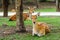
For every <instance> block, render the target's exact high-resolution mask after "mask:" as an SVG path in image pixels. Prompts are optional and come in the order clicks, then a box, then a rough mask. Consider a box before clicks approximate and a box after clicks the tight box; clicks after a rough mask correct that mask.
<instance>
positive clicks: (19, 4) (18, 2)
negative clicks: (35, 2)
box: [16, 0, 26, 32]
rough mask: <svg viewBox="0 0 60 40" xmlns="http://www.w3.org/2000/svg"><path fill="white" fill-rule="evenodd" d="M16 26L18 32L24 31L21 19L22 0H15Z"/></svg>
mask: <svg viewBox="0 0 60 40" xmlns="http://www.w3.org/2000/svg"><path fill="white" fill-rule="evenodd" d="M16 15H17V28H18V31H19V32H25V31H26V29H25V27H24V21H23V0H16Z"/></svg>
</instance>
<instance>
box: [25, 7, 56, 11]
mask: <svg viewBox="0 0 60 40" xmlns="http://www.w3.org/2000/svg"><path fill="white" fill-rule="evenodd" d="M24 11H28V10H26V9H25V10H24ZM35 11H36V12H56V8H45V9H36V10H35Z"/></svg>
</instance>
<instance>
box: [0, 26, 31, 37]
mask: <svg viewBox="0 0 60 40" xmlns="http://www.w3.org/2000/svg"><path fill="white" fill-rule="evenodd" d="M5 26H6V25H5ZM26 31H27V32H25V33H30V34H31V33H32V27H31V26H26ZM16 33H17V32H16V28H15V27H13V26H12V27H8V26H7V27H3V26H2V27H0V37H1V36H7V35H13V34H16ZM19 34H22V33H20V32H19Z"/></svg>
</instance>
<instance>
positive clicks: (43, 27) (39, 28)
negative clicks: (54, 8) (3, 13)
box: [31, 14, 50, 37]
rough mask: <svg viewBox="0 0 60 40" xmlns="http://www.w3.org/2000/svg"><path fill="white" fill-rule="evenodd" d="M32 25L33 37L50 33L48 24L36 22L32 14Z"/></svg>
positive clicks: (35, 17)
mask: <svg viewBox="0 0 60 40" xmlns="http://www.w3.org/2000/svg"><path fill="white" fill-rule="evenodd" d="M31 19H32V23H33V30H32V35H33V36H34V35H35V34H36V35H37V36H39V37H40V36H43V35H46V34H47V33H49V32H50V28H49V26H48V24H46V23H44V22H37V21H36V19H37V16H36V15H35V14H32V17H31Z"/></svg>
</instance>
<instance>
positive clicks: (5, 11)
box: [3, 0, 9, 17]
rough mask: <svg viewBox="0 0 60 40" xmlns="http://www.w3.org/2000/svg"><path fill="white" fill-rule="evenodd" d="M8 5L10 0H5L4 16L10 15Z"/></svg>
mask: <svg viewBox="0 0 60 40" xmlns="http://www.w3.org/2000/svg"><path fill="white" fill-rule="evenodd" d="M8 5H9V0H3V10H4V15H3V16H4V17H7V16H8Z"/></svg>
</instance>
